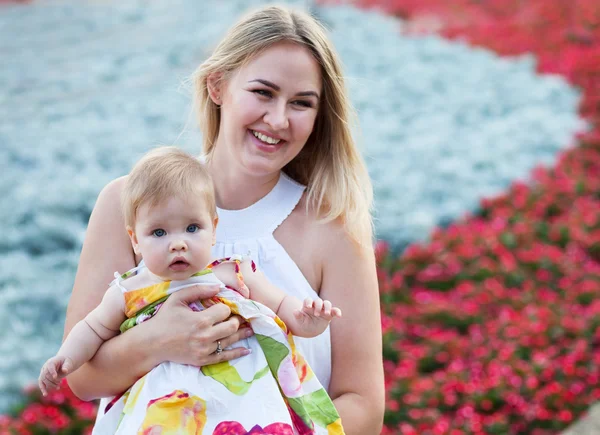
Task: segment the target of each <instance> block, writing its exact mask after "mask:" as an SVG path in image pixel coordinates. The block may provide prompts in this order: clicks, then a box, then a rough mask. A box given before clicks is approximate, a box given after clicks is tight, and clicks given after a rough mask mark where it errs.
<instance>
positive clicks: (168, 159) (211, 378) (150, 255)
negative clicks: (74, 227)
mask: <svg viewBox="0 0 600 435" xmlns="http://www.w3.org/2000/svg"><path fill="white" fill-rule="evenodd" d="M122 208H123V214H124V217H125V222H126V225H127V232H128V234H129V237H130V239H131V244H132V246H133V250H134V252H135V253H136V254H138V255H140V256H142V258H143V262H142V263H141V264H140V266H138V267H136V268H134V269H132V270H131V271H129V272H127V273H125V274H123V275H119V274H117V273H115V278H116V279H115V280H114V281H113V282H112V283H111V285H110V287H109V288H108V290H107V291H106V293H105V295H104V298H103V299H102V301H101V303H100V304H99V305H98V307H96V308H95V309H94V310H93V311H92V312H90V313H89V314H88V315H87V316H86V317H85V319H83V320H82V321H80V322H79V323H77V324H76V325H75V327H74V328H73V329H72V330H71V332H70V333H69V335H68V336H67V338H66V339H65V341H64V342H63V344H62V346H61V347H60V349H59V351H58V353H57V354H56V356H54V357H52V358H50V359H49V360H48V361H47V362H46V363H45V364H44V366H43V367H42V370H41V373H40V377H39V387H40V389H41V391H42V393H43V394H44V395H46V394H47V392H48V391H49V390H51V389H55V388H57V386H58V385H59V383H60V379H62V378H64V377H65V376H66V375H68V374H69V373H72V372H73V371H75V370H77V369H78V368H79V367H80V366H81V365H83V364H84V363H86V362H87V361H89V360H90V359H91V358H92V357H93V356H94V354H95V353H96V352H97V350H98V348H99V347H100V346H101V345H102V343H103V342H104V341H106V340H109V339H111V338H112V337H114V336H116V335H117V334H119V332H125V331H126V330H127V329H129V328H131V327H134V326H135V325H136V324H139V323H140V322H142V321H145V320H147V319H148V318H150V317H152V316H153V315H154V314H155V313H156V311H157V310H158V309H159V308H160V305H161V304H162V302H164V300H166V298H167V297H168V296H169V295H170V294H171V293H173V292H175V291H178V290H180V289H182V288H185V287H189V286H193V285H197V284H219V285H220V286H221V291H220V292H219V294H217V296H216V297H215V298H213V299H212V300H208V301H199V302H198V303H195V304H192V306H191V308H192V309H194V310H202V309H204V308H205V307H207V306H209V305H211V304H214V303H218V302H221V303H225V304H227V305H228V306H229V307H230V308H231V311H232V313H233V314H238V315H240V316H241V317H243V318H244V319H245V320H246V321H248V323H249V324H250V326H251V327H252V328H253V330H254V333H255V336H254V337H251V338H250V339H248V340H247V341H248V344H249V347H250V349H251V350H252V351H253V352H252V355H250V356H246V357H244V358H241V359H239V360H236V361H235V362H234V361H232V362H223V363H218V364H214V365H211V366H204V367H202V368H198V367H193V366H186V365H181V364H176V363H171V362H165V363H162V364H161V365H159V366H158V367H156V368H154V369H153V370H152V371H151V372H150V373H148V374H147V375H145V376H144V377H143V378H141V379H140V380H138V381H137V382H136V384H134V385H133V387H132V388H130V389H129V390H128V391H127V392H126V393H124V394H123V395H121V396H118V397H116V398H114V399H113V401H112V402H111V404H110V405H109V407H107V408H108V409H107V412H106V414H105V415H104V416H103V417H101V418H99V420H98V422H97V424H96V427H95V428H94V433H109V432H110V433H138V431H143V432H144V433H147V432H146V430H148V429H152V428H154V429H153V430H158V429H160V430H168V431H169V432H168V433H171V432H170V431H174V432H173V433H179V432H178V431H179V430H184V431H185V433H192V432H187V431H188V430H190V428H193V429H194V430H198V429H209V431H208V432H206V433H213V432H211V431H212V430H216V429H217V428H219V427H220V428H221V429H223V428H224V427H225V426H222V425H223V424H232V423H236V424H241V425H244V424H246V425H251V427H255V426H256V425H259V426H262V427H266V426H268V425H273V424H284V425H290V429H291V427H294V428H295V429H296V430H301V429H303V428H304V426H306V427H308V428H310V427H313V428H314V429H313V430H316V429H317V428H318V427H319V426H323V430H324V431H323V433H327V427H329V428H331V427H332V425H334V426H336V427H337V426H339V428H340V430H341V423H340V421H339V417H338V415H337V412H336V411H335V408H334V407H333V403H332V402H331V400H329V398H328V396H327V394H326V393H325V392H324V389H323V388H322V386H321V385H320V384H318V381H317V380H316V378H315V377H314V375H312V371H310V368H309V367H307V365H306V363H305V362H304V359H303V358H302V357H301V355H300V354H299V353H298V352H297V350H296V347H295V345H294V343H293V338H292V335H296V336H301V337H314V336H316V335H319V334H321V333H322V332H323V331H324V330H325V329H326V328H327V326H328V325H329V323H330V322H331V320H332V319H333V318H335V317H340V316H341V315H342V313H341V311H340V309H339V308H337V307H332V305H331V303H330V302H328V301H323V300H321V299H318V298H317V299H314V300H312V299H306V300H304V301H301V300H299V299H297V298H296V297H294V296H292V295H289V294H286V293H285V292H284V291H283V290H281V289H279V288H278V287H276V286H274V285H273V284H272V283H270V282H269V280H268V279H267V278H266V277H265V276H264V274H263V273H262V272H261V271H259V270H256V267H255V265H254V263H253V262H252V260H250V259H249V258H245V257H242V256H234V257H231V258H227V259H219V260H216V261H212V259H211V247H212V246H213V245H214V244H215V239H216V226H217V223H218V217H217V213H216V205H215V196H214V190H213V184H212V180H211V178H210V176H209V174H208V172H207V170H206V168H205V167H204V165H203V164H202V163H201V162H200V161H198V160H197V159H196V158H194V157H192V156H190V155H188V154H186V153H184V152H183V151H180V150H178V149H177V148H175V147H161V148H157V149H155V150H153V151H151V152H149V153H148V154H147V155H146V156H144V157H143V158H142V159H141V160H140V161H139V162H138V163H137V164H136V165H135V166H134V168H133V170H132V171H131V174H130V175H129V177H128V180H127V183H126V186H125V189H124V192H123V195H122ZM224 263H225V264H224ZM234 289H236V290H234ZM280 319H281V320H280ZM281 321H283V323H282V322H281ZM215 352H216V353H220V352H222V348H221V343H220V342H219V341H217V342H216V350H215ZM307 374H308V375H307ZM251 387H252V388H251ZM223 396H225V397H223ZM323 396H324V397H326V398H327V400H326V401H325V402H326V403H318V406H317V408H318V407H323V408H327V409H328V414H329V415H328V417H327V418H325V419H323V416H322V415H321V414H322V412H323V411H322V410H319V414H320V415H319V416H316V415H315V414H314V413H315V412H316V411H315V410H314V406H310V405H308V406H307V404H308V403H309V402H310V401H311V400H319V401H322V400H323ZM228 397H229V398H230V399H231V404H230V406H229V405H228V404H227V398H228ZM266 397H270V399H269V400H267V399H266ZM242 399H243V402H241V400H242ZM265 401H267V402H269V403H267V404H266V405H267V407H266V409H267V411H266V412H263V411H261V410H260V409H264V407H265ZM261 402H262V406H260V405H261ZM223 404H226V406H223ZM242 409H244V411H242ZM166 410H168V412H167V411H166ZM175 414H176V415H175ZM219 425H221V426H219ZM315 425H316V427H315ZM152 433H154V432H152ZM157 433H158V432H157ZM193 433H197V432H193ZM198 433H199V432H198ZM219 433H221V432H219ZM301 433H302V432H301ZM315 433H319V432H315ZM336 433H341V432H336Z"/></svg>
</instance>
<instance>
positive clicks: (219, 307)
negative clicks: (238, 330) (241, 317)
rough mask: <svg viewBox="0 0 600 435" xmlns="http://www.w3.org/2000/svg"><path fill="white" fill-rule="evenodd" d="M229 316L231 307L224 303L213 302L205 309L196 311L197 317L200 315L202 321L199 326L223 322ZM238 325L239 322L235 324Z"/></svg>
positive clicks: (203, 326)
mask: <svg viewBox="0 0 600 435" xmlns="http://www.w3.org/2000/svg"><path fill="white" fill-rule="evenodd" d="M230 316H231V309H230V308H229V307H228V306H227V305H225V304H214V305H211V306H210V307H208V308H207V309H205V310H203V311H201V312H200V313H198V317H201V319H202V321H201V324H200V327H201V328H205V327H210V326H212V325H216V324H217V323H221V322H224V321H225V320H227V318H229V317H230ZM237 326H238V327H239V322H238V324H237Z"/></svg>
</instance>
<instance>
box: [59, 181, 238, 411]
mask: <svg viewBox="0 0 600 435" xmlns="http://www.w3.org/2000/svg"><path fill="white" fill-rule="evenodd" d="M124 183H125V177H123V178H119V179H117V180H114V181H113V182H111V183H109V184H108V185H107V186H106V187H105V188H104V189H103V190H102V192H101V193H100V195H99V196H98V200H97V202H96V205H95V207H94V210H93V212H92V215H91V217H90V221H89V224H88V229H87V232H86V237H85V241H84V243H83V248H82V251H81V256H80V259H79V266H78V269H77V274H76V276H75V284H74V286H73V292H72V294H71V299H70V301H69V306H68V308H67V317H66V321H65V336H66V335H67V334H68V333H69V331H70V330H71V329H72V328H73V327H74V326H75V324H76V323H77V322H78V321H80V320H82V319H83V318H84V317H85V316H86V315H87V314H88V313H89V312H91V311H92V310H93V309H94V308H95V307H96V306H97V305H98V304H99V303H100V301H101V299H102V297H103V295H104V293H105V291H106V289H107V287H108V284H109V283H110V282H111V281H112V278H113V273H114V272H115V271H119V272H125V271H127V270H129V269H131V268H132V267H134V266H135V263H136V261H135V260H136V259H135V257H134V253H133V249H132V247H131V242H130V241H129V237H128V235H127V232H126V231H125V224H124V221H123V217H122V214H121V204H120V197H121V190H122V188H123V185H124ZM217 292H218V288H217V287H216V286H215V287H208V286H197V287H191V288H188V289H184V290H182V291H179V292H177V293H176V294H174V295H172V296H171V297H170V298H169V299H167V302H165V304H164V305H163V306H162V308H161V309H160V311H159V312H158V314H157V315H156V316H155V317H154V318H153V319H150V320H149V321H147V322H143V323H141V324H140V325H138V326H136V327H135V328H132V329H131V330H129V331H128V332H127V333H126V334H122V335H118V336H116V337H115V338H113V339H111V340H109V341H107V342H105V343H104V344H103V345H102V346H101V347H100V349H99V350H98V352H97V353H96V355H95V356H94V357H93V358H92V359H91V360H90V361H89V362H88V363H86V364H84V365H83V366H82V367H81V368H80V369H79V370H77V371H75V372H74V373H72V374H71V375H69V376H68V381H69V385H70V386H71V388H72V389H73V391H74V392H75V394H76V395H77V396H79V397H80V398H82V399H84V400H91V399H95V398H98V397H106V396H111V395H115V394H119V393H121V392H123V391H125V390H126V389H127V388H129V387H130V386H131V385H133V383H135V381H136V380H137V379H139V378H140V377H141V376H143V375H144V374H146V373H147V372H149V371H150V370H152V369H153V368H154V367H155V366H156V365H158V364H160V363H161V362H163V361H175V362H181V363H185V364H195V365H204V364H210V363H214V362H218V361H225V360H230V359H233V358H238V357H240V356H242V355H244V349H243V348H237V349H233V350H227V351H223V352H222V353H221V354H219V355H216V354H214V353H213V352H214V350H215V349H216V341H217V340H221V343H222V346H223V347H226V346H229V345H231V344H232V343H234V342H236V341H238V340H240V339H241V338H244V337H245V336H246V334H247V333H248V332H247V331H245V330H240V331H238V328H239V325H240V321H239V318H237V317H232V318H230V319H228V320H226V319H227V318H228V317H229V315H230V311H229V308H228V307H226V306H225V305H223V304H217V305H214V306H212V307H210V308H209V309H207V310H204V311H203V312H201V313H194V312H193V311H192V310H190V309H189V307H188V303H189V302H192V301H196V300H198V299H203V298H208V297H211V296H214V295H215V294H216V293H217Z"/></svg>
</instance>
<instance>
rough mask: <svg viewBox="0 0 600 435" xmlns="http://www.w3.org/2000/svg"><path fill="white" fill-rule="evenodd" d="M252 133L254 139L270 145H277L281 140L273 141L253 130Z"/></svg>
mask: <svg viewBox="0 0 600 435" xmlns="http://www.w3.org/2000/svg"><path fill="white" fill-rule="evenodd" d="M252 133H253V134H254V136H255V137H256V138H258V139H259V140H262V141H263V142H265V143H268V144H270V145H277V144H278V143H279V142H281V139H273V138H272V137H269V136H266V135H264V134H262V133H259V132H258V131H254V130H253V131H252Z"/></svg>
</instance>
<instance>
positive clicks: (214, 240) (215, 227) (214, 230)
mask: <svg viewBox="0 0 600 435" xmlns="http://www.w3.org/2000/svg"><path fill="white" fill-rule="evenodd" d="M218 223H219V217H218V216H215V219H214V220H213V234H212V245H213V246H215V245H216V243H217V224H218Z"/></svg>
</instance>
